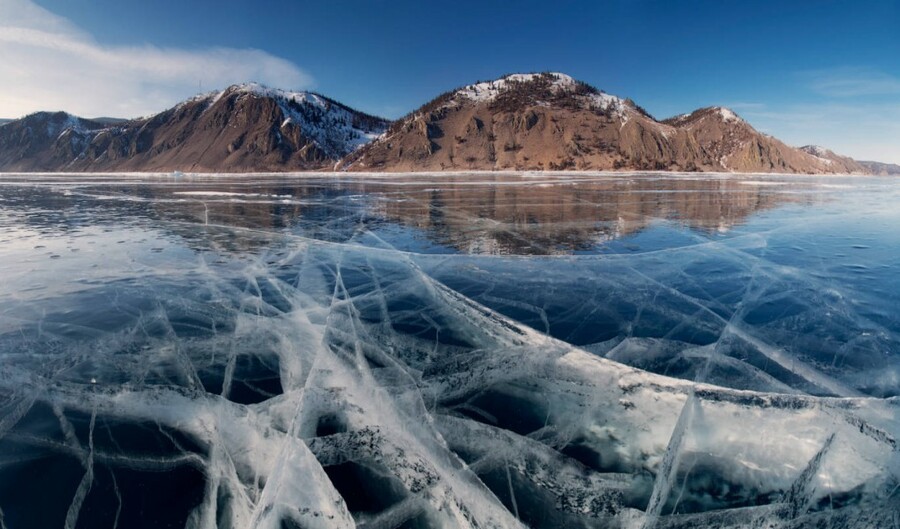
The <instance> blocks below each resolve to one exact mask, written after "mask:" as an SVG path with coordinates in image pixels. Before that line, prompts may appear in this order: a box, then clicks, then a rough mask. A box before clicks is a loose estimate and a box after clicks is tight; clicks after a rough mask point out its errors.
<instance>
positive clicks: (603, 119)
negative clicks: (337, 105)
mask: <svg viewBox="0 0 900 529" xmlns="http://www.w3.org/2000/svg"><path fill="white" fill-rule="evenodd" d="M847 160H849V159H847ZM850 162H852V160H850V161H849V162H847V161H845V160H844V159H824V158H820V157H818V156H815V155H812V154H810V153H808V152H805V151H802V150H800V149H795V148H793V147H789V146H787V145H785V144H784V143H782V142H780V141H778V140H776V139H775V138H772V137H770V136H766V135H764V134H761V133H759V132H758V131H756V130H755V129H753V127H751V126H750V125H749V124H748V123H747V122H746V121H744V120H743V119H741V118H740V117H738V116H737V114H735V113H734V112H732V111H730V110H728V109H726V108H722V107H710V108H704V109H700V110H697V111H695V112H693V113H691V114H686V115H683V116H678V117H676V118H672V119H668V120H664V121H657V120H656V119H654V118H653V117H652V116H650V115H649V114H648V113H647V112H645V111H644V110H643V109H641V108H640V107H639V106H637V105H636V104H635V103H634V102H632V101H631V100H627V99H621V98H618V97H615V96H612V95H609V94H606V93H604V92H601V91H599V90H597V89H595V88H593V87H591V86H589V85H586V84H584V83H582V82H579V81H576V80H574V79H572V78H571V77H569V76H566V75H563V74H558V73H542V74H514V75H509V76H506V77H503V78H500V79H498V80H496V81H490V82H483V83H477V84H474V85H469V86H465V87H463V88H461V89H458V90H455V91H452V92H448V93H446V94H443V95H442V96H440V97H438V98H437V99H435V100H433V101H432V102H430V103H428V104H426V105H425V106H423V107H422V108H420V109H419V110H417V111H415V112H413V113H412V114H410V115H409V116H406V117H405V118H402V119H401V120H399V121H397V122H395V123H394V124H393V125H392V126H391V128H390V130H389V131H388V133H387V134H385V135H384V136H383V137H381V138H379V139H378V140H376V141H374V142H373V143H371V144H370V145H367V146H366V147H364V148H362V149H360V150H358V151H356V152H354V153H353V154H351V155H350V156H349V157H348V158H347V159H345V160H344V162H343V163H342V166H343V167H344V168H346V169H349V170H355V171H440V170H476V169H480V170H493V169H518V170H560V169H575V170H581V169H593V170H609V169H613V170H615V169H633V170H647V169H655V170H675V171H735V172H787V173H792V172H797V173H843V172H865V169H864V168H862V167H861V166H858V165H854V164H852V163H850Z"/></svg>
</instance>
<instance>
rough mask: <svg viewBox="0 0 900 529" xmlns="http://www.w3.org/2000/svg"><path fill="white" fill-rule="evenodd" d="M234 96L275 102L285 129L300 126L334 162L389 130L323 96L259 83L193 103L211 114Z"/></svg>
mask: <svg viewBox="0 0 900 529" xmlns="http://www.w3.org/2000/svg"><path fill="white" fill-rule="evenodd" d="M234 94H237V95H238V96H239V97H240V96H249V97H260V98H270V99H273V100H274V101H275V102H276V103H277V104H278V106H279V108H280V109H281V112H282V114H284V121H282V123H281V128H282V129H283V128H285V127H287V126H289V125H291V124H294V125H297V126H299V127H300V130H301V132H302V133H303V135H304V136H306V137H308V138H310V139H311V140H313V141H314V142H315V143H316V144H318V145H319V147H320V148H322V150H323V151H325V153H326V154H327V155H328V156H330V157H333V158H340V157H343V156H346V155H347V154H349V153H351V152H353V151H355V150H356V149H358V148H360V147H362V146H363V145H365V144H367V143H369V142H371V141H373V140H375V139H377V138H378V137H379V136H381V135H382V134H384V132H385V131H386V130H387V127H388V122H387V121H386V120H384V119H381V118H377V117H374V116H367V115H365V114H362V113H359V112H355V111H354V110H352V109H350V108H348V107H346V106H344V105H342V104H340V103H338V102H336V101H333V100H331V99H328V98H326V97H323V96H320V95H319V94H315V93H312V92H305V91H291V90H283V89H280V88H270V87H268V86H265V85H262V84H259V83H244V84H238V85H233V86H230V87H228V88H226V89H225V90H222V91H219V92H210V93H207V94H201V95H199V96H197V97H196V98H194V99H193V101H199V100H206V101H208V103H207V110H208V109H210V108H212V107H213V106H215V104H216V103H217V102H218V101H219V100H220V99H222V98H223V97H226V96H231V95H234ZM189 101H190V100H189Z"/></svg>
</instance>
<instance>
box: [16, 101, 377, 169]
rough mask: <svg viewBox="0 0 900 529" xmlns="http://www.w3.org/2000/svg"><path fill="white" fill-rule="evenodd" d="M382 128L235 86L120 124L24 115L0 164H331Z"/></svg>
mask: <svg viewBox="0 0 900 529" xmlns="http://www.w3.org/2000/svg"><path fill="white" fill-rule="evenodd" d="M387 126H388V122H387V121H385V120H383V119H381V118H377V117H373V116H369V115H367V114H363V113H361V112H357V111H355V110H352V109H350V108H348V107H346V106H344V105H341V104H340V103H337V102H336V101H333V100H331V99H328V98H326V97H323V96H320V95H318V94H313V93H309V92H287V91H283V90H274V89H270V88H266V87H264V86H261V85H258V84H245V85H235V86H232V87H229V88H227V89H226V90H224V91H222V92H217V93H211V94H205V95H202V96H198V97H195V98H193V99H190V100H187V101H185V102H183V103H181V104H179V105H177V106H175V107H173V108H170V109H168V110H166V111H164V112H161V113H159V114H156V115H155V116H151V117H149V118H142V119H137V120H132V121H127V122H125V123H112V124H108V123H107V124H104V123H100V122H96V121H90V120H85V119H81V118H77V117H75V116H70V115H68V114H65V113H63V112H59V113H56V114H49V113H37V114H32V115H30V116H27V117H25V118H22V119H20V120H16V121H14V122H12V123H8V124H6V125H3V126H2V127H0V170H3V171H174V170H180V171H230V172H237V171H290V170H306V169H328V170H330V169H332V167H333V166H334V163H335V162H336V161H338V160H340V159H341V158H342V157H344V156H346V155H347V154H349V153H350V152H352V151H353V150H354V149H356V148H358V147H359V146H360V145H362V144H364V143H367V142H368V141H370V140H371V139H373V138H375V137H376V136H378V135H379V134H381V133H383V132H384V130H385V129H386V128H387Z"/></svg>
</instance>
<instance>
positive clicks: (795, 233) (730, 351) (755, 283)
mask: <svg viewBox="0 0 900 529" xmlns="http://www.w3.org/2000/svg"><path fill="white" fill-rule="evenodd" d="M897 204H900V181H897V180H895V179H887V178H868V177H865V178H863V177H821V178H817V177H795V176H792V177H786V176H785V177H781V176H747V177H736V176H727V177H726V176H715V175H713V176H699V177H698V176H686V175H683V176H678V175H659V174H637V175H621V176H614V177H611V176H600V175H569V176H527V175H526V176H517V175H483V174H478V175H449V176H433V175H432V176H429V175H410V176H407V177H396V176H395V177H377V178H374V177H369V178H350V177H345V176H338V177H336V176H332V175H329V176H323V177H316V176H310V175H307V176H303V177H296V176H265V175H260V176H241V177H237V176H214V177H203V176H179V177H177V178H175V177H171V176H156V177H153V176H141V177H136V176H135V177H123V176H116V177H112V176H99V175H79V176H64V175H53V176H34V175H27V176H26V175H23V176H16V175H4V176H0V278H2V280H0V509H2V515H0V520H2V521H3V523H4V524H5V526H6V527H9V528H15V527H63V526H70V527H76V526H77V527H114V526H118V527H141V526H147V527H343V526H354V525H367V524H370V525H371V526H372V527H401V526H402V527H436V526H441V525H444V526H446V525H447V524H449V525H450V526H461V527H464V526H467V525H471V526H477V525H479V524H482V525H484V524H488V525H490V524H494V525H496V526H504V527H515V526H517V525H518V524H519V523H520V522H519V521H522V522H524V523H526V524H528V525H530V526H540V527H557V526H561V524H562V525H567V526H573V527H594V526H598V527H619V526H623V527H625V526H635V525H634V524H637V526H640V525H641V524H644V525H643V526H644V527H649V526H654V525H655V526H659V527H682V526H684V527H691V526H709V527H741V526H746V525H748V524H752V523H770V522H771V523H776V524H781V525H775V526H777V527H804V526H807V525H809V526H812V525H816V524H821V523H824V522H823V521H822V520H825V519H827V520H830V521H829V522H828V523H840V524H843V525H836V527H837V526H848V527H853V526H858V527H866V526H872V525H871V524H872V523H875V525H876V526H877V525H878V524H882V523H888V522H892V521H893V520H894V518H891V516H893V514H892V513H894V512H897V511H898V509H895V507H897V506H898V502H900V493H897V489H896V488H895V487H896V485H898V484H900V460H898V456H897V442H896V440H895V437H896V436H897V435H898V434H900V428H898V414H897V405H898V400H897V398H895V397H896V396H897V395H900V310H898V308H900V207H897ZM622 364H624V365H625V366H631V367H633V368H637V369H638V370H631V369H629V368H626V367H623V365H622ZM698 383H699V384H700V385H699V386H698V385H695V384H698ZM705 384H709V385H705ZM698 388H699V389H698ZM717 417H718V418H717ZM785 421H786V422H785ZM748 428H752V429H751V430H750V431H753V432H755V433H757V434H758V435H755V436H753V437H754V438H753V439H747V438H746V437H748V436H747V435H746V432H747V431H748V430H747V429H748ZM832 435H833V436H834V438H833V439H832V440H831V441H829V439H830V438H831V436H832ZM858 437H859V438H858ZM498 454H499V455H498ZM879 516H881V517H880V518H879ZM698 517H700V518H698ZM873 520H874V521H873ZM898 523H900V521H898ZM648 524H649V525H648ZM867 524H870V525H867Z"/></svg>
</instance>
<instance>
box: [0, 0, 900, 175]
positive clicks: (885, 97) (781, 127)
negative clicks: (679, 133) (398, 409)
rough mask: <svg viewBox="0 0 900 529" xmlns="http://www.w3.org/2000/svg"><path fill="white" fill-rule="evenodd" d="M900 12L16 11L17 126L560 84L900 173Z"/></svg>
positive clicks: (90, 7) (675, 5)
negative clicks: (242, 101)
mask: <svg viewBox="0 0 900 529" xmlns="http://www.w3.org/2000/svg"><path fill="white" fill-rule="evenodd" d="M898 57H900V0H883V1H868V2H867V1H860V0H857V1H855V2H854V1H837V0H817V1H800V0H798V1H784V0H782V1H762V0H761V1H755V2H754V1H746V0H745V1H730V0H716V1H711V0H710V1H701V0H696V1H673V0H668V1H666V0H658V1H649V0H616V1H591V2H589V1H584V2H566V1H558V2H555V3H553V4H551V3H550V2H546V1H541V2H538V1H530V0H519V1H516V2H501V1H496V2H487V1H469V0H459V1H455V2H452V3H440V4H439V3H437V2H422V1H405V0H404V1H395V2H387V1H383V0H353V1H350V0H346V1H343V0H332V1H327V2H304V1H275V0H255V1H254V2H247V1H243V0H242V1H238V0H215V1H212V0H196V1H185V0H178V1H176V0H154V1H152V2H148V1H146V0H0V80H2V81H3V82H0V117H8V118H15V117H20V116H22V115H25V114H27V113H29V112H33V111H36V110H66V111H69V112H72V113H75V114H79V115H83V116H87V117H97V116H101V115H103V116H113V117H136V116H140V115H147V114H151V113H155V112H158V111H160V110H163V109H164V108H167V107H168V106H171V105H173V104H175V103H177V102H178V101H180V100H182V99H184V98H186V97H190V96H192V95H195V94H196V93H198V92H200V91H209V90H213V89H219V88H224V87H225V86H227V85H228V84H232V83H236V82H242V81H249V80H255V81H259V82H262V83H265V84H269V85H272V86H278V87H281V88H295V89H310V90H315V91H318V92H321V93H323V94H325V95H328V96H330V97H332V98H335V99H337V100H339V101H342V102H344V103H346V104H348V105H350V106H353V107H355V108H358V109H360V110H363V111H366V112H369V113H373V114H380V115H383V116H386V117H389V118H395V117H398V116H400V115H403V114H405V113H406V112H408V111H410V110H412V109H414V108H416V107H417V106H419V105H421V104H422V103H425V102H426V101H428V100H429V99H431V98H432V97H434V96H436V95H438V94H439V93H441V92H444V91H446V90H449V89H452V88H455V87H457V86H461V85H464V84H467V83H471V82H474V81H476V80H482V79H492V78H496V77H499V76H500V75H503V74H505V73H510V72H528V71H545V70H550V71H559V72H564V73H567V74H569V75H572V76H573V77H576V78H578V79H581V80H583V81H586V82H588V83H590V84H592V85H594V86H597V87H598V88H600V89H602V90H605V91H607V92H609V93H612V94H615V95H619V96H622V97H630V98H632V99H634V100H635V101H636V102H637V103H638V104H640V105H641V106H643V107H644V108H646V109H647V110H648V111H649V112H650V113H651V114H653V115H655V116H656V117H658V118H664V117H669V116H671V115H675V114H680V113H684V112H689V111H691V110H693V109H695V108H698V107H702V106H709V105H725V106H728V107H731V108H732V109H734V110H735V111H736V112H737V113H739V114H740V115H741V116H743V117H744V118H745V119H747V120H748V121H750V123H751V124H752V125H754V126H755V127H756V128H757V129H759V130H761V131H763V132H766V133H769V134H772V135H774V136H776V137H778V138H780V139H783V140H785V141H786V142H788V143H790V144H793V145H804V144H808V143H814V144H820V145H824V146H826V147H829V148H832V149H834V150H835V151H837V152H839V153H842V154H848V155H851V156H853V157H855V158H858V159H877V160H882V161H890V162H894V163H900V60H898Z"/></svg>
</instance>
